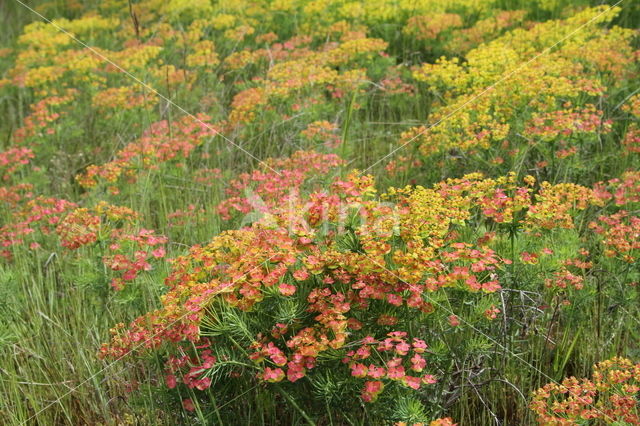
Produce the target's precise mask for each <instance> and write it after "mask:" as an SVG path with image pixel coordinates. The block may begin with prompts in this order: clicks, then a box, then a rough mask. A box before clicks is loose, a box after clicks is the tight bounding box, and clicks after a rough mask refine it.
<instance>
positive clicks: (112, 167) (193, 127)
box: [76, 114, 218, 192]
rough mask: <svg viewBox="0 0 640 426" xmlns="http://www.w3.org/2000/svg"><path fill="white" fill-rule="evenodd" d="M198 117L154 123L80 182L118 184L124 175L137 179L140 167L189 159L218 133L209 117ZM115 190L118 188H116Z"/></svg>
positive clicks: (89, 168) (87, 183)
mask: <svg viewBox="0 0 640 426" xmlns="http://www.w3.org/2000/svg"><path fill="white" fill-rule="evenodd" d="M197 120H198V121H196V120H194V119H193V118H191V117H183V118H181V119H180V120H178V121H175V122H173V123H168V122H167V121H166V120H163V121H159V122H156V123H154V124H152V125H151V126H150V127H149V128H148V129H147V130H146V131H145V132H144V133H143V134H142V136H141V137H140V139H138V140H137V141H135V142H132V143H130V144H129V145H127V146H126V147H125V148H124V149H122V150H121V151H118V153H116V159H115V160H113V161H111V162H109V163H106V164H102V165H99V166H96V165H92V166H89V167H87V169H86V170H85V172H84V173H83V174H80V175H78V176H77V177H76V179H77V180H78V183H80V185H82V186H83V187H85V188H92V187H95V186H96V185H98V183H100V182H107V183H109V184H114V183H115V182H117V181H118V179H120V178H121V176H125V177H127V178H128V179H129V180H130V181H135V180H136V174H137V173H138V171H139V170H153V169H157V168H158V167H159V164H161V163H165V162H168V161H172V160H174V159H182V158H187V157H188V156H189V155H190V154H191V152H192V151H193V150H194V149H195V148H196V147H197V146H199V145H200V144H202V143H203V142H204V141H205V139H207V138H212V137H214V136H216V135H217V134H218V131H217V130H216V129H215V125H213V124H209V120H210V118H209V117H208V116H206V115H204V114H200V115H198V116H197ZM113 191H117V189H116V188H115V187H113V190H112V192H113Z"/></svg>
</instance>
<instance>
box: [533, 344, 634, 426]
mask: <svg viewBox="0 0 640 426" xmlns="http://www.w3.org/2000/svg"><path fill="white" fill-rule="evenodd" d="M638 397H640V364H635V365H634V364H633V363H632V362H631V361H630V360H628V359H625V358H618V357H615V358H611V359H609V360H607V361H603V362H599V363H597V364H596V365H594V367H593V378H592V379H591V380H590V379H581V380H578V379H576V378H575V377H569V378H566V379H564V380H563V381H562V383H561V384H556V383H549V384H547V385H545V386H544V387H542V388H540V389H538V390H536V391H535V392H533V400H532V402H531V405H530V407H531V409H532V410H533V411H534V412H535V413H536V415H537V416H538V421H539V422H540V423H541V424H544V425H578V424H582V423H584V422H587V421H594V420H595V421H601V422H603V423H606V424H628V425H640V410H639V407H638Z"/></svg>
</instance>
